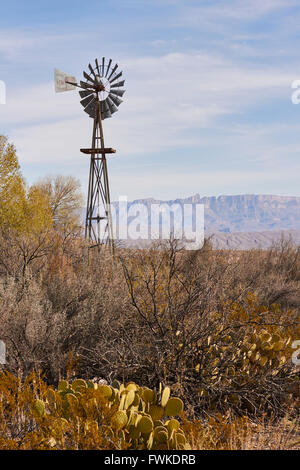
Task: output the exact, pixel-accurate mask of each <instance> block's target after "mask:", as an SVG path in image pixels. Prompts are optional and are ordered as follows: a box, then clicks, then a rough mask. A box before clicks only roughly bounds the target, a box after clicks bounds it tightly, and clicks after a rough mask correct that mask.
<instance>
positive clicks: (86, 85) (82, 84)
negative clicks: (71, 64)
mask: <svg viewBox="0 0 300 470" xmlns="http://www.w3.org/2000/svg"><path fill="white" fill-rule="evenodd" d="M80 86H81V88H85V89H88V88H91V85H90V84H89V83H86V82H82V81H80Z"/></svg>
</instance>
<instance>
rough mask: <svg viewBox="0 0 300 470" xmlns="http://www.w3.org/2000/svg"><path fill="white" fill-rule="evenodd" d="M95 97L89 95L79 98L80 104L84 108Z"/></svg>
mask: <svg viewBox="0 0 300 470" xmlns="http://www.w3.org/2000/svg"><path fill="white" fill-rule="evenodd" d="M95 99H96V98H95V97H94V96H93V95H90V96H88V97H87V98H84V99H83V100H81V101H80V104H82V106H83V107H84V108H86V107H87V106H88V105H89V104H91V103H93V102H94V101H95Z"/></svg>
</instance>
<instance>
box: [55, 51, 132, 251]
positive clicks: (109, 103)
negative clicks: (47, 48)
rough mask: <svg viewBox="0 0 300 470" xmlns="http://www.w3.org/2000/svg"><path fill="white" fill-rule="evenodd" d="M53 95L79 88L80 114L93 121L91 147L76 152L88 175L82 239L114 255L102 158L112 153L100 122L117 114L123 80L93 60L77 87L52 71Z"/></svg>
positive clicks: (107, 64) (115, 70)
mask: <svg viewBox="0 0 300 470" xmlns="http://www.w3.org/2000/svg"><path fill="white" fill-rule="evenodd" d="M54 75H55V91H56V92H62V91H68V90H74V89H76V87H77V88H80V91H79V95H80V98H81V101H80V103H81V104H82V106H83V108H84V111H85V112H86V113H87V114H88V116H89V117H90V118H92V119H93V132H92V145H91V147H90V148H82V149H80V151H81V152H82V153H84V154H86V155H90V174H89V185H88V198H87V208H86V220H85V238H86V239H87V240H89V241H90V242H91V246H96V247H98V248H101V247H103V246H108V247H109V248H110V250H111V252H112V253H113V252H114V241H113V239H114V237H113V227H112V217H111V209H110V192H109V181H108V172H107V161H106V155H108V154H113V153H115V152H116V151H115V150H114V149H112V148H107V147H105V145H104V134H103V125H102V123H103V121H104V119H107V118H110V117H112V115H113V114H114V113H115V112H117V111H118V107H119V106H120V104H121V103H122V100H121V97H122V96H123V95H124V93H125V90H124V89H123V86H124V83H125V80H121V77H122V72H120V71H118V64H115V65H114V64H113V62H112V60H111V59H109V60H108V61H106V59H105V57H103V58H102V60H101V61H100V63H99V62H98V59H95V65H94V66H92V65H91V64H89V65H88V71H87V72H86V71H84V72H83V77H84V80H81V81H80V82H79V84H78V83H77V81H76V78H75V77H72V76H69V75H67V74H65V73H63V72H60V71H59V70H57V69H55V72H54Z"/></svg>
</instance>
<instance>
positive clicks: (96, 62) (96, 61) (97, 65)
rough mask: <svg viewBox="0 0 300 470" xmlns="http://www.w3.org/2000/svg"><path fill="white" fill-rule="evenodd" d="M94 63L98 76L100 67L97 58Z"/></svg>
mask: <svg viewBox="0 0 300 470" xmlns="http://www.w3.org/2000/svg"><path fill="white" fill-rule="evenodd" d="M95 64H96V67H97V72H98V75H99V76H100V75H101V74H100V67H99V63H98V59H95Z"/></svg>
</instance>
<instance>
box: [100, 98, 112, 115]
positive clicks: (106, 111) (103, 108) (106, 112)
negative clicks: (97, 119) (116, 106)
mask: <svg viewBox="0 0 300 470" xmlns="http://www.w3.org/2000/svg"><path fill="white" fill-rule="evenodd" d="M101 114H103V115H104V116H105V117H104V119H106V118H108V117H111V112H110V110H109V107H108V104H107V102H106V100H104V101H102V102H101Z"/></svg>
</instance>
